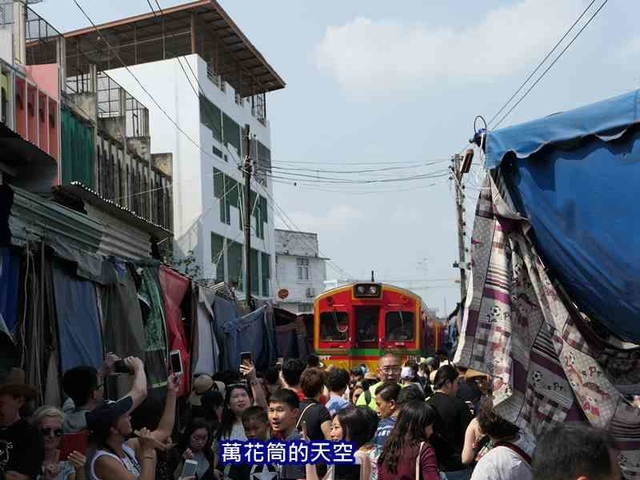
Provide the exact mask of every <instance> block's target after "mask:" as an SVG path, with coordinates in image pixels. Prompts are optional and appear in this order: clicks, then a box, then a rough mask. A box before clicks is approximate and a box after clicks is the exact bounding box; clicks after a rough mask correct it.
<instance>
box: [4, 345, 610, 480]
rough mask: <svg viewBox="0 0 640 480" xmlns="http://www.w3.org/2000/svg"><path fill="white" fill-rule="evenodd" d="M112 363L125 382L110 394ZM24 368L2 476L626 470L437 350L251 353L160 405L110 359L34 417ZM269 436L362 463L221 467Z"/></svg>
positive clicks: (43, 479)
mask: <svg viewBox="0 0 640 480" xmlns="http://www.w3.org/2000/svg"><path fill="white" fill-rule="evenodd" d="M117 362H121V363H123V364H124V365H125V367H126V370H127V371H128V372H129V376H130V390H129V391H128V393H127V394H125V395H123V396H122V398H120V399H118V400H117V401H110V400H107V399H106V398H105V381H106V380H107V379H108V378H109V377H110V376H112V375H114V374H115V368H114V365H115V364H116V363H117ZM20 373H21V372H20V371H18V370H15V371H14V372H12V376H11V377H10V378H9V379H7V380H6V381H5V382H4V384H2V385H0V480H31V479H38V480H84V479H90V480H136V479H140V480H151V479H159V480H186V479H189V480H192V479H198V480H254V479H258V480H261V479H270V480H301V479H309V480H341V479H343V480H346V479H349V480H351V479H352V480H390V479H400V480H459V479H465V480H469V479H471V480H529V479H535V480H578V479H581V480H615V479H619V478H622V477H621V472H620V469H619V466H618V463H617V461H616V448H615V444H614V442H613V440H612V439H611V437H610V436H609V435H608V434H607V433H606V432H603V431H599V430H596V429H593V428H591V427H588V426H585V425H575V424H572V425H560V426H558V427H557V428H555V429H553V430H552V431H550V432H548V433H547V434H545V435H544V436H542V437H541V438H538V439H533V438H530V437H529V436H527V435H526V434H525V433H524V432H522V431H521V430H520V429H519V428H518V427H517V426H516V425H514V424H513V423H510V422H509V421H507V420H506V419H504V418H502V417H500V416H499V415H498V414H497V413H496V412H495V410H494V407H493V401H492V397H491V390H490V381H489V380H490V379H489V378H488V377H487V375H485V374H483V373H481V372H476V371H473V370H467V369H462V368H456V367H455V366H454V365H452V364H450V363H449V362H448V361H441V359H438V358H437V357H429V358H426V359H420V360H419V361H413V360H412V361H408V362H406V363H405V364H404V365H402V364H401V361H400V359H399V358H398V357H396V356H395V355H393V354H391V353H389V354H386V355H384V356H382V357H381V358H380V359H379V361H378V368H377V371H376V372H371V371H368V370H367V368H366V367H365V366H364V365H363V366H360V367H356V368H352V369H351V370H350V371H348V370H345V369H342V368H336V367H332V366H329V367H326V368H325V365H323V364H322V362H321V361H320V359H319V358H318V357H316V356H310V357H309V358H308V359H307V361H304V360H301V359H286V360H283V359H280V360H279V361H278V363H277V364H276V365H274V366H273V368H272V369H270V370H269V371H267V372H256V369H255V367H254V364H253V363H252V361H251V360H248V359H245V360H243V361H242V363H241V366H240V369H239V370H238V371H226V372H219V373H217V374H215V375H208V374H201V375H197V376H196V377H195V378H194V379H193V381H192V393H191V395H190V396H189V397H187V398H186V399H183V400H180V399H178V398H177V390H178V385H179V378H178V377H177V376H176V375H174V374H170V375H169V376H168V379H167V387H166V394H165V395H164V399H160V398H157V396H153V395H150V396H148V395H147V394H148V392H147V378H146V375H145V369H144V364H143V362H142V361H141V360H139V359H137V358H126V359H124V360H120V359H118V358H117V357H115V356H113V355H107V358H106V359H105V363H104V365H103V366H102V368H101V369H99V370H96V369H95V368H93V367H76V368H73V369H71V370H68V371H67V372H65V374H64V377H63V382H62V386H63V390H64V393H65V396H66V402H65V403H64V405H63V406H62V408H57V407H55V406H46V405H45V406H41V407H40V408H38V409H37V410H35V411H29V405H30V403H31V400H34V399H36V398H37V396H38V389H37V388H36V387H35V386H30V385H27V384H25V382H24V375H23V374H22V375H21V374H20ZM271 439H277V440H280V441H284V442H314V441H330V442H341V441H346V442H351V443H352V444H353V446H354V449H355V450H354V451H355V454H354V457H355V462H356V463H355V464H353V465H337V464H336V465H331V464H328V463H315V464H311V463H308V464H306V465H304V464H273V465H270V464H265V463H264V462H262V463H260V464H255V465H252V464H250V463H233V464H231V463H229V464H225V463H224V462H223V461H222V456H221V455H220V449H221V445H224V443H225V442H234V441H235V442H242V441H248V440H251V441H268V440H271ZM65 443H66V444H65ZM69 445H71V448H70V447H69ZM189 465H191V466H192V467H193V471H191V472H188V475H187V474H186V473H185V472H187V470H188V469H187V468H186V467H187V466H189ZM185 475H186V476H185Z"/></svg>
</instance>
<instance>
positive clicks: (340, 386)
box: [325, 368, 350, 416]
mask: <svg viewBox="0 0 640 480" xmlns="http://www.w3.org/2000/svg"><path fill="white" fill-rule="evenodd" d="M327 386H328V387H329V401H328V402H327V403H326V404H325V407H326V408H327V410H329V414H331V416H333V415H335V414H336V413H337V412H339V411H340V410H342V409H343V408H347V407H348V406H349V405H350V404H349V401H348V400H347V399H345V398H344V395H345V392H346V391H347V388H348V386H349V372H348V371H347V370H345V369H344V368H335V369H333V370H332V371H331V372H329V374H328V376H327Z"/></svg>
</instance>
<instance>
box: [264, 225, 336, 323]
mask: <svg viewBox="0 0 640 480" xmlns="http://www.w3.org/2000/svg"><path fill="white" fill-rule="evenodd" d="M275 239H276V289H277V293H278V297H279V298H280V299H279V301H278V306H279V307H281V308H284V309H286V310H289V311H291V312H294V313H303V312H310V311H312V310H313V299H314V298H315V297H316V295H319V294H320V293H322V292H323V291H324V290H325V280H326V277H327V270H326V260H327V259H326V258H322V257H321V256H320V250H319V247H318V234H316V233H308V232H294V231H291V230H280V229H276V230H275ZM285 293H286V296H285ZM281 297H285V298H281Z"/></svg>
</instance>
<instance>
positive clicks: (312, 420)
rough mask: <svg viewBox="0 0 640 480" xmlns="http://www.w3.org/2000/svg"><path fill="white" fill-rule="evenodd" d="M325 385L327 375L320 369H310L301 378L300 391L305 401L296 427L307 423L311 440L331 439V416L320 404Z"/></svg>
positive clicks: (302, 403)
mask: <svg viewBox="0 0 640 480" xmlns="http://www.w3.org/2000/svg"><path fill="white" fill-rule="evenodd" d="M325 383H326V381H325V374H324V372H323V371H322V370H320V369H318V368H309V369H307V370H305V371H304V372H303V374H302V376H301V377H300V390H301V391H302V393H303V394H304V400H303V401H302V402H301V403H300V410H299V412H298V421H297V424H296V427H298V428H299V427H300V426H301V425H302V424H303V423H305V424H306V428H307V433H308V435H309V439H310V440H328V439H329V438H330V434H331V414H330V413H329V410H327V408H326V407H325V406H324V405H322V404H321V403H320V397H321V396H322V391H323V389H324V386H325Z"/></svg>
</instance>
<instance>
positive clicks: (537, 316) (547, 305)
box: [454, 174, 640, 478]
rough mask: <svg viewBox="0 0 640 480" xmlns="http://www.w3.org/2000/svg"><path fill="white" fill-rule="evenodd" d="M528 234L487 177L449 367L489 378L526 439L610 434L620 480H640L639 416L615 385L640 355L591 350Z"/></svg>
mask: <svg viewBox="0 0 640 480" xmlns="http://www.w3.org/2000/svg"><path fill="white" fill-rule="evenodd" d="M528 231H529V225H528V223H527V222H526V221H525V220H524V219H523V218H522V217H520V216H519V215H518V213H517V212H516V211H515V209H514V208H513V202H512V201H511V199H510V197H509V194H508V193H507V191H506V189H505V188H504V187H503V184H502V180H501V178H500V176H499V175H497V174H496V177H495V180H494V179H492V178H491V177H488V178H487V181H486V182H485V185H484V188H483V189H482V193H481V194H480V198H479V201H478V206H477V209H476V218H475V222H474V230H473V237H472V246H473V250H472V261H473V272H472V273H473V275H472V279H473V283H472V285H471V293H472V295H471V296H470V298H468V300H467V302H468V303H467V306H466V311H465V317H464V322H463V332H462V336H461V338H460V345H459V347H458V350H457V352H456V357H455V359H454V362H455V363H456V364H460V365H463V366H467V367H469V368H472V369H475V370H479V371H482V372H487V373H489V374H491V376H492V378H493V396H494V405H495V408H496V411H497V412H498V413H499V414H500V415H501V416H502V417H504V418H506V419H507V420H509V421H511V422H513V423H515V424H517V425H518V426H520V427H521V428H522V429H523V431H525V432H527V433H532V434H534V435H539V434H541V433H543V432H545V431H546V430H547V429H549V428H550V427H551V426H553V425H554V424H557V423H563V422H570V421H583V420H584V419H585V418H586V419H588V421H589V422H590V423H591V424H592V425H594V426H595V427H599V428H606V429H607V430H608V431H609V432H611V434H613V435H614V436H615V437H616V439H617V441H618V447H619V448H620V452H621V455H620V457H619V460H620V463H621V467H622V469H623V472H624V473H625V475H626V476H627V477H628V478H640V440H639V439H640V409H638V408H636V407H634V406H633V405H631V404H630V403H629V402H627V401H626V400H625V399H624V398H623V396H622V395H621V394H620V392H619V391H618V390H617V388H616V387H615V385H614V384H613V383H612V379H614V378H616V377H618V378H620V376H621V373H623V372H625V371H627V370H628V369H629V368H633V367H632V365H634V364H636V363H637V362H636V360H635V358H637V353H638V351H640V350H639V349H638V348H637V346H635V348H632V349H629V350H628V351H627V352H625V357H626V359H625V358H623V356H622V355H619V356H618V361H617V362H615V363H614V362H608V361H606V360H608V359H610V358H611V357H612V355H611V353H609V354H608V355H604V353H605V352H606V350H609V351H610V352H611V350H613V349H614V345H611V344H610V345H607V344H606V341H605V340H604V339H598V340H595V335H594V332H593V331H590V329H589V327H588V325H587V324H586V323H585V321H584V319H583V318H582V317H581V316H580V315H579V314H578V313H577V312H575V311H574V310H573V307H572V304H571V302H569V301H567V300H566V299H565V297H564V295H563V293H562V292H561V291H560V290H559V289H558V288H557V286H556V284H554V283H553V282H552V281H551V279H550V278H549V276H548V274H547V270H546V269H545V267H544V265H543V264H542V262H541V259H540V257H539V256H538V254H537V252H536V249H535V247H534V245H533V243H532V242H531V240H530V238H529V237H528ZM619 353H620V354H622V353H623V352H619ZM607 357H609V358H607ZM603 360H605V362H603ZM636 370H637V365H636Z"/></svg>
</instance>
